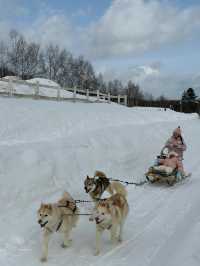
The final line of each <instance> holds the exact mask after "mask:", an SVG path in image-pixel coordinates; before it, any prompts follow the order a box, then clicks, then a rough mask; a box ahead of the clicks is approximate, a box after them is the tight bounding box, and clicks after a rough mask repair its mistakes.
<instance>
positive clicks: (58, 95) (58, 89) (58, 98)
mask: <svg viewBox="0 0 200 266" xmlns="http://www.w3.org/2000/svg"><path fill="white" fill-rule="evenodd" d="M57 100H58V101H60V86H58V88H57Z"/></svg>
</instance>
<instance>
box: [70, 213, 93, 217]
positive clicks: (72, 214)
mask: <svg viewBox="0 0 200 266" xmlns="http://www.w3.org/2000/svg"><path fill="white" fill-rule="evenodd" d="M65 215H69V216H74V215H77V216H79V215H80V216H81V215H92V213H68V214H65Z"/></svg>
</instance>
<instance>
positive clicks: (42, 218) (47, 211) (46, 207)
mask: <svg viewBox="0 0 200 266" xmlns="http://www.w3.org/2000/svg"><path fill="white" fill-rule="evenodd" d="M37 214H38V223H39V225H40V226H41V227H45V226H46V225H47V224H48V223H49V222H50V221H51V219H52V206H51V204H43V203H41V206H40V208H39V210H38V213H37Z"/></svg>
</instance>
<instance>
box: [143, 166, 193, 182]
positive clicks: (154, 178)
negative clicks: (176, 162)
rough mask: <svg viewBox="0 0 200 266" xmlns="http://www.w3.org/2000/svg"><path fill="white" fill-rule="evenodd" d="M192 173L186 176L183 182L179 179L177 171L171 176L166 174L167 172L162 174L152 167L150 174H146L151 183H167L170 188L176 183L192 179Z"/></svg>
mask: <svg viewBox="0 0 200 266" xmlns="http://www.w3.org/2000/svg"><path fill="white" fill-rule="evenodd" d="M191 175H192V174H191V173H189V174H187V175H185V176H184V177H183V178H182V179H181V180H178V178H177V170H174V171H173V172H172V173H171V174H166V173H165V172H160V171H157V170H155V169H154V168H153V167H150V168H149V170H148V172H147V173H145V176H146V179H147V181H148V182H150V183H155V182H159V183H167V184H168V185H169V186H173V185H174V184H175V183H177V182H180V181H183V180H185V179H186V178H188V177H191Z"/></svg>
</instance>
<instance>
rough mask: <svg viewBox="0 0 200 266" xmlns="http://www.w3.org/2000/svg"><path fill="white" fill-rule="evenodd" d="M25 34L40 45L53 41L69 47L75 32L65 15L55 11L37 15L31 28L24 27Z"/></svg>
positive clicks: (71, 45) (71, 44)
mask: <svg viewBox="0 0 200 266" xmlns="http://www.w3.org/2000/svg"><path fill="white" fill-rule="evenodd" d="M26 36H27V37H28V38H31V39H33V40H35V41H37V42H39V43H41V44H42V46H44V45H47V44H49V43H53V44H58V45H59V46H60V47H62V48H67V49H71V48H72V47H73V41H74V38H75V33H74V31H73V27H72V25H71V23H70V21H69V20H68V19H67V18H66V16H65V15H63V14H60V13H55V14H51V15H49V14H46V15H42V16H40V17H38V19H37V20H36V21H35V22H34V23H33V25H32V27H31V29H30V28H26Z"/></svg>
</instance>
